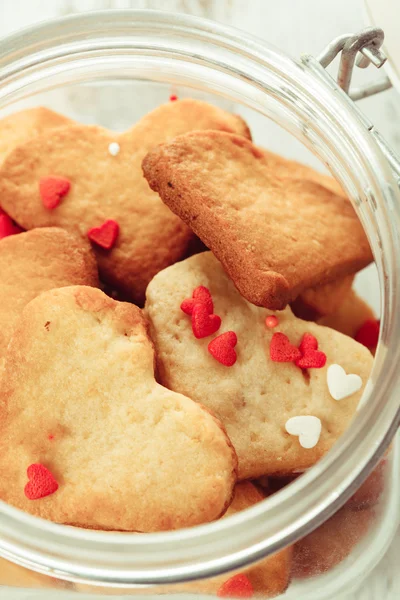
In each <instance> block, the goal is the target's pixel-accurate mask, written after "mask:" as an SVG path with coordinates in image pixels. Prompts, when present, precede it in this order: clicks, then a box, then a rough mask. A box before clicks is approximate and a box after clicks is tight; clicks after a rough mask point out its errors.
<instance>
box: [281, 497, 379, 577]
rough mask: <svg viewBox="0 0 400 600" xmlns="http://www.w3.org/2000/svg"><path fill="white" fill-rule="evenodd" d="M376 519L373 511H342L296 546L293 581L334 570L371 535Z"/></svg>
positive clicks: (347, 509) (369, 509)
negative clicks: (365, 537) (370, 531)
mask: <svg viewBox="0 0 400 600" xmlns="http://www.w3.org/2000/svg"><path fill="white" fill-rule="evenodd" d="M375 516H376V515H375V512H374V510H373V509H371V508H366V509H365V510H352V509H351V508H349V507H347V506H345V507H343V508H341V509H340V510H339V511H338V512H337V513H336V514H335V515H333V517H331V518H330V519H328V520H327V521H326V522H325V523H324V524H323V525H321V527H318V529H316V530H315V531H313V532H312V533H310V534H309V535H307V536H306V537H305V538H303V539H302V540H300V541H299V542H297V543H296V544H295V546H294V557H293V571H292V575H293V577H295V578H304V577H312V576H315V575H320V574H321V573H325V572H326V571H329V570H330V569H333V567H335V566H336V565H338V564H339V563H341V562H342V560H344V559H345V558H346V557H347V556H349V554H350V553H351V552H352V550H353V548H354V547H355V546H356V545H357V544H358V543H359V542H360V541H361V540H362V539H363V537H364V536H365V535H366V534H367V533H368V530H369V528H370V527H371V526H372V524H373V522H374V519H375Z"/></svg>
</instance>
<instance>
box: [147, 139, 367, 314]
mask: <svg viewBox="0 0 400 600" xmlns="http://www.w3.org/2000/svg"><path fill="white" fill-rule="evenodd" d="M143 171H144V174H145V177H146V178H147V180H148V182H149V184H150V187H151V188H152V189H153V190H155V191H157V192H158V193H159V194H160V196H161V198H162V200H163V201H164V202H165V204H166V205H167V206H169V208H170V209H171V210H172V211H173V212H175V213H176V214H177V215H178V216H180V217H181V219H183V220H184V221H185V223H187V224H188V225H189V226H190V227H191V228H192V229H193V231H194V232H195V233H196V234H197V235H198V236H199V237H200V239H202V240H203V242H204V243H205V244H206V246H207V247H208V248H210V249H211V250H212V251H213V252H214V254H215V256H216V257H217V258H218V259H219V260H220V261H221V263H222V264H223V266H224V269H225V270H226V272H227V273H228V274H229V276H230V277H231V279H232V280H233V281H234V283H235V285H236V287H237V288H238V290H239V291H240V293H241V294H242V295H243V296H244V297H245V298H246V299H247V300H248V301H249V302H252V303H253V304H256V305H258V306H265V307H267V308H270V309H283V308H284V307H285V306H286V305H287V303H289V302H291V301H292V300H294V299H295V298H296V297H297V296H298V295H299V294H301V293H302V292H303V291H304V290H306V289H307V288H311V287H314V286H316V285H323V284H325V283H328V282H330V281H334V280H335V279H338V278H340V277H344V276H346V275H351V274H353V273H355V272H356V271H358V270H359V269H361V268H362V267H364V266H366V265H367V264H368V263H369V262H371V260H372V254H371V250H370V247H369V244H368V240H367V238H366V236H365V233H364V231H363V228H362V226H361V224H360V222H359V220H358V217H357V215H356V214H355V212H354V210H353V207H352V206H351V203H350V202H349V201H348V200H346V199H345V198H343V196H338V195H336V194H334V193H333V192H331V191H329V190H328V189H327V188H326V187H323V186H321V185H320V184H318V183H315V182H314V181H309V180H304V179H292V178H289V177H288V178H283V177H279V176H278V175H276V174H275V171H274V163H272V165H271V166H270V165H269V163H268V156H265V155H264V152H263V151H262V150H261V149H260V148H257V147H256V146H254V145H253V144H252V143H251V142H250V141H248V140H246V139H244V138H243V137H239V136H237V135H233V134H229V133H224V132H216V131H199V132H192V133H190V134H186V135H183V136H180V137H178V138H176V139H175V140H173V141H172V142H169V143H166V144H163V145H160V146H159V147H157V148H155V149H154V150H153V151H151V152H150V153H149V154H148V155H147V156H146V158H145V159H144V161H143Z"/></svg>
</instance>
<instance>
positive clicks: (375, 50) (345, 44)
mask: <svg viewBox="0 0 400 600" xmlns="http://www.w3.org/2000/svg"><path fill="white" fill-rule="evenodd" d="M384 37H385V36H384V33H383V30H382V29H380V28H379V27H367V28H366V29H363V30H362V31H360V32H359V33H356V34H345V35H341V36H339V37H337V38H336V39H334V40H333V41H332V42H331V43H330V44H328V46H327V47H326V48H325V50H324V51H323V52H322V53H321V54H320V55H319V56H318V57H317V60H318V61H319V63H320V64H321V65H322V67H324V68H325V69H326V67H328V66H329V65H330V64H331V62H332V61H333V60H334V59H335V58H336V57H337V56H338V54H340V53H341V57H340V64H339V69H338V75H337V84H338V86H339V87H341V88H342V90H343V91H344V92H346V94H347V95H348V96H349V97H350V98H351V99H352V100H354V101H356V100H360V99H362V98H367V97H368V96H372V95H374V94H377V93H379V92H383V91H385V90H388V89H389V88H391V87H392V83H391V81H390V80H389V78H388V77H386V76H385V77H384V78H382V79H381V80H380V81H375V82H372V83H370V84H367V85H364V86H361V87H358V88H355V89H353V90H351V89H350V84H351V78H352V75H353V70H354V66H355V65H357V67H359V68H361V69H365V68H366V67H368V66H369V65H370V64H371V63H372V64H373V65H374V66H375V67H377V68H378V69H379V68H380V67H382V66H383V65H384V64H385V62H386V56H385V54H384V52H383V50H382V44H383V41H384ZM354 110H356V111H357V112H358V113H359V114H362V113H361V111H360V109H359V108H358V107H356V105H354ZM368 130H369V131H370V133H371V135H372V136H373V137H374V138H375V140H376V142H377V143H378V145H379V146H380V148H381V150H382V152H383V153H384V155H385V156H386V158H387V160H388V162H389V164H390V165H391V167H392V169H393V171H394V173H395V176H396V178H397V181H398V183H399V185H400V159H399V157H398V156H397V155H396V154H395V152H393V150H392V149H391V147H390V146H389V144H388V143H387V142H386V141H385V140H384V138H383V137H382V136H381V135H380V133H379V131H377V130H376V129H375V127H374V125H372V124H371V125H369V126H368Z"/></svg>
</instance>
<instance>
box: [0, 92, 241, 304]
mask: <svg viewBox="0 0 400 600" xmlns="http://www.w3.org/2000/svg"><path fill="white" fill-rule="evenodd" d="M214 128H216V129H222V130H224V131H231V132H236V133H239V134H243V135H250V134H249V131H248V128H247V126H246V125H245V123H244V122H243V121H242V120H241V119H240V117H237V116H235V115H232V114H230V113H228V112H226V111H224V110H222V109H220V108H217V107H215V106H211V105H210V104H207V103H205V102H200V101H197V100H189V99H187V100H179V101H178V102H170V103H169V104H165V105H163V106H160V107H159V108H157V109H156V110H154V111H152V112H151V113H149V114H148V115H146V116H145V117H144V118H143V119H141V121H139V122H138V123H137V124H136V125H135V126H134V127H133V128H132V129H130V130H128V131H127V132H125V133H123V134H117V133H112V132H110V131H108V130H106V129H103V128H101V127H97V126H86V125H72V126H68V127H63V128H61V129H58V130H55V131H53V132H49V133H48V134H46V135H42V136H39V137H37V138H35V139H33V140H31V141H29V142H27V143H25V144H22V145H20V146H18V147H17V148H15V149H14V151H13V152H12V153H11V154H10V155H8V157H7V159H6V161H5V163H4V164H3V166H2V168H1V169H0V202H1V205H2V207H3V208H4V210H6V212H7V213H8V214H9V215H10V216H11V217H12V218H13V219H14V220H15V221H16V222H17V223H18V224H19V225H21V226H22V227H23V228H24V229H32V228H34V227H46V226H58V227H63V228H65V229H68V230H70V231H72V232H74V233H76V234H78V235H80V236H82V237H83V238H85V239H87V237H88V235H89V237H90V239H91V240H92V241H93V249H94V251H95V252H96V258H97V261H98V265H99V272H100V277H101V279H102V280H104V281H105V283H107V284H109V285H110V286H112V287H114V288H115V289H117V290H119V291H121V292H123V294H124V296H125V297H126V298H127V299H130V300H133V301H135V302H137V303H139V304H141V303H142V302H143V300H144V292H145V289H146V286H147V284H148V282H149V281H150V280H151V278H152V277H153V276H154V275H155V274H156V273H157V272H158V271H160V270H162V269H164V268H165V267H167V266H168V265H170V264H172V263H174V262H176V261H177V260H180V259H181V258H183V257H184V256H185V255H186V253H187V250H188V248H189V246H190V243H191V242H192V241H193V233H192V232H191V230H190V229H189V228H188V227H187V226H186V225H185V224H184V223H183V222H182V221H181V220H180V219H179V218H178V217H176V216H175V215H174V214H173V213H172V212H171V211H170V210H169V209H168V208H167V207H166V206H165V205H164V204H163V203H162V202H161V201H160V199H159V197H158V195H157V194H155V193H154V192H152V191H151V189H150V188H149V186H148V184H147V181H146V180H145V179H144V177H143V174H142V169H141V163H142V159H143V157H144V156H145V155H146V154H147V152H148V151H149V150H151V149H152V148H154V146H156V145H157V144H159V143H161V142H166V141H169V140H171V139H172V138H174V137H175V136H176V135H179V134H182V133H186V132H188V131H191V130H193V129H214ZM41 186H42V188H43V189H41ZM46 186H47V187H46ZM52 186H53V187H52ZM57 186H59V187H57ZM65 186H66V187H65ZM54 187H55V189H54ZM48 188H49V189H48ZM41 194H42V197H41ZM43 195H44V196H43ZM49 207H50V208H49Z"/></svg>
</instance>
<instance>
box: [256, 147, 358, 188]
mask: <svg viewBox="0 0 400 600" xmlns="http://www.w3.org/2000/svg"><path fill="white" fill-rule="evenodd" d="M261 150H262V152H263V154H264V157H265V159H266V160H267V161H268V165H269V166H270V168H273V171H274V173H275V174H276V175H277V176H278V177H280V178H283V179H287V178H290V179H303V180H305V181H314V182H315V183H319V184H320V185H322V186H324V187H325V188H327V189H328V190H330V191H331V192H333V193H334V194H337V195H338V196H343V197H344V198H346V193H345V192H344V190H343V188H342V186H341V185H340V183H339V182H338V181H336V179H334V178H333V177H332V176H331V175H325V174H324V173H321V172H320V171H317V170H316V169H313V168H312V167H310V166H308V165H303V164H302V163H299V162H297V161H295V160H289V159H287V158H285V157H283V156H280V155H279V154H274V153H273V152H270V151H269V150H266V149H265V148H262V149H261Z"/></svg>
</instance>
